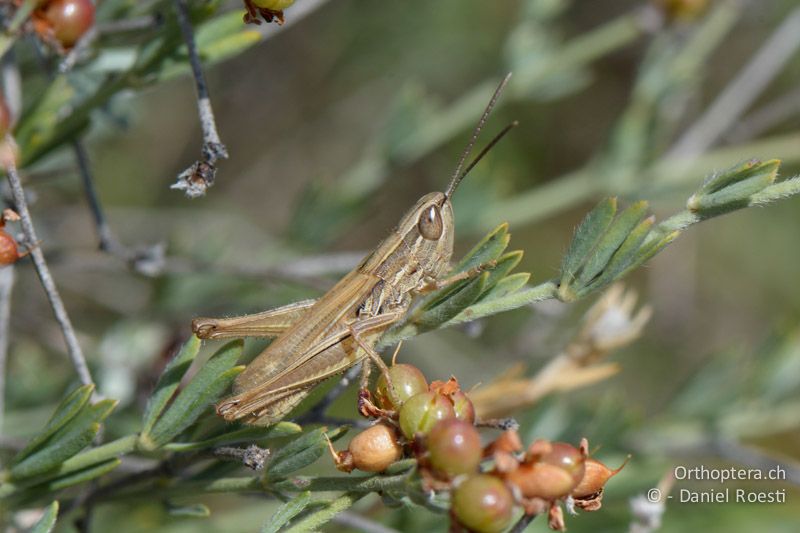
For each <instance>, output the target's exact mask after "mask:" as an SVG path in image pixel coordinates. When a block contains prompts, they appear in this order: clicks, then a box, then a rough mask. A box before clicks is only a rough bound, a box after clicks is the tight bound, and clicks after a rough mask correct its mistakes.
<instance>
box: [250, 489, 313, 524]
mask: <svg viewBox="0 0 800 533" xmlns="http://www.w3.org/2000/svg"><path fill="white" fill-rule="evenodd" d="M309 503H311V492H309V491H306V492H301V493H300V494H298V495H297V496H295V497H294V498H292V499H291V500H289V501H288V502H286V503H284V504H283V505H281V506H280V507H279V508H278V510H277V511H275V513H273V515H272V516H270V517H269V518H268V519H267V521H266V522H264V525H263V526H262V527H261V533H278V532H279V531H280V530H281V529H282V528H283V527H285V526H286V525H288V524H289V522H291V521H292V518H294V517H295V516H297V515H298V514H300V513H302V512H303V510H305V508H306V507H308V504H309Z"/></svg>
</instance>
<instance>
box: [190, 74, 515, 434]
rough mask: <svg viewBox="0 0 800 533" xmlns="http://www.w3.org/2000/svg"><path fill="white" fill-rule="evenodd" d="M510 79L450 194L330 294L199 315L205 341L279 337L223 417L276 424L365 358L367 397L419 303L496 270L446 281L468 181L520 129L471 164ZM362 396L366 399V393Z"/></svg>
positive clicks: (423, 205)
mask: <svg viewBox="0 0 800 533" xmlns="http://www.w3.org/2000/svg"><path fill="white" fill-rule="evenodd" d="M510 76H511V75H510V74H509V75H508V76H506V78H505V79H504V80H503V81H502V83H501V84H500V85H499V86H498V87H497V89H496V90H495V92H494V95H493V96H492V99H491V100H490V102H489V104H488V105H487V106H486V109H485V110H484V112H483V115H482V116H481V119H480V121H479V122H478V125H477V127H476V128H475V130H474V131H473V134H472V137H471V138H470V140H469V142H468V143H467V146H466V148H465V149H464V152H463V154H462V156H461V159H460V161H459V163H458V165H457V167H456V169H455V172H454V173H453V175H452V178H451V180H450V184H449V186H448V187H447V190H446V191H445V192H443V193H442V192H432V193H428V194H426V195H425V196H423V197H422V198H420V199H419V200H418V201H417V203H416V204H414V207H412V208H411V209H410V210H409V211H408V212H407V213H406V214H405V216H403V218H402V219H401V220H400V223H399V224H398V225H397V227H396V228H395V229H394V231H392V233H391V234H390V235H389V237H388V238H386V239H385V240H384V241H383V242H381V243H380V244H379V245H378V247H377V248H376V249H375V250H374V251H373V252H372V253H370V254H369V255H367V256H366V257H365V258H364V259H363V260H362V261H361V263H360V264H359V265H358V266H357V267H356V268H355V269H354V270H353V271H351V272H350V273H349V274H347V275H345V276H344V277H343V278H342V279H341V280H340V281H339V282H338V283H336V285H334V286H333V288H331V289H330V290H329V291H328V292H327V293H326V294H325V295H323V296H322V297H321V298H319V299H317V300H304V301H300V302H296V303H292V304H289V305H286V306H283V307H279V308H277V309H272V310H269V311H265V312H262V313H256V314H252V315H245V316H240V317H233V318H221V319H214V318H197V319H195V320H194V321H193V322H192V330H193V331H194V333H195V334H196V335H197V336H198V337H200V338H201V339H222V338H232V337H274V338H275V340H274V341H273V342H272V344H270V345H269V346H268V347H267V348H266V349H264V351H263V352H261V353H260V354H259V355H258V356H257V357H256V358H255V359H254V360H253V361H252V362H251V363H250V364H249V365H248V366H247V368H246V369H245V370H244V371H243V372H242V373H241V374H240V375H239V376H238V377H237V378H236V381H235V382H234V385H233V396H231V397H229V398H226V399H224V400H222V401H221V402H220V403H219V404H218V405H217V414H218V415H220V416H222V417H223V418H224V419H225V420H228V421H232V420H242V421H243V422H245V423H248V424H254V425H264V426H267V425H271V424H274V423H276V422H277V421H279V420H280V419H281V418H283V417H284V416H285V415H286V414H288V413H289V411H291V410H292V409H293V408H294V407H295V406H297V404H299V403H300V402H301V401H302V400H303V399H304V398H305V397H306V396H307V395H308V393H309V392H310V391H311V389H312V388H313V387H314V386H316V385H318V384H319V383H321V382H322V381H324V380H326V379H327V378H329V377H331V376H334V375H337V374H340V373H342V372H344V371H345V370H347V369H348V368H350V367H351V366H353V365H355V364H356V363H358V362H361V361H363V370H362V381H361V389H362V395H363V394H367V399H368V392H367V391H366V386H367V383H368V381H367V380H368V377H369V367H370V362H373V363H375V364H376V365H377V366H378V368H379V369H380V370H381V372H382V373H383V374H384V376H385V377H386V378H387V385H388V387H387V388H388V390H389V391H390V393H392V392H393V390H394V389H393V387H392V386H391V380H390V379H389V376H388V374H387V372H388V368H387V367H386V364H385V363H384V362H383V360H382V359H381V357H380V355H379V354H378V353H377V352H376V351H375V348H374V346H375V344H376V343H377V341H378V340H379V339H380V337H381V335H382V334H383V333H384V332H385V331H386V330H387V329H388V328H389V327H390V326H392V324H394V323H395V322H397V321H398V320H400V319H401V318H402V317H403V316H404V315H405V314H406V311H407V310H408V309H409V307H410V305H411V303H412V300H413V297H414V296H415V295H418V294H424V293H427V292H430V291H434V290H437V289H440V288H443V287H446V286H448V285H450V284H451V283H454V282H456V281H459V280H463V279H468V278H470V277H472V276H475V275H477V274H479V273H480V272H481V271H483V270H484V269H486V268H491V266H492V265H480V266H478V267H475V268H473V269H470V270H468V271H465V272H460V273H457V274H454V275H446V273H447V271H448V270H449V268H450V267H449V265H450V258H451V256H452V255H453V231H454V227H453V206H452V204H451V203H450V199H451V197H452V195H453V193H454V192H455V190H456V187H458V185H459V183H460V182H461V180H463V179H464V177H465V176H466V175H467V173H468V172H469V171H470V170H471V169H472V167H474V166H475V164H476V163H477V162H478V161H479V160H480V159H481V158H482V157H483V156H484V155H485V154H486V153H487V152H488V151H489V149H491V147H492V146H494V144H495V143H497V141H499V140H500V139H501V138H502V137H503V135H505V134H506V133H507V132H508V131H509V130H510V129H511V128H512V127H513V126H515V125H516V123H513V124H511V125H509V126H507V127H506V128H504V129H503V130H502V131H501V132H500V133H499V134H498V135H496V136H495V137H494V139H493V140H492V141H491V142H490V143H489V144H488V145H487V146H486V147H485V148H484V149H483V150H482V151H481V153H480V154H479V155H478V156H476V157H475V159H474V160H473V161H472V162H471V163H470V164H469V165H467V166H466V168H464V163H465V162H466V159H467V157H468V156H469V154H470V153H471V151H472V149H473V147H474V145H475V142H476V140H477V137H478V135H479V133H480V131H481V129H482V128H483V125H484V124H485V122H486V120H487V118H488V116H489V114H490V113H491V110H492V108H493V107H494V105H495V103H496V101H497V98H498V97H499V96H500V93H501V92H502V90H503V88H504V87H505V85H506V84H507V83H508V80H509V78H510ZM362 397H363V396H362Z"/></svg>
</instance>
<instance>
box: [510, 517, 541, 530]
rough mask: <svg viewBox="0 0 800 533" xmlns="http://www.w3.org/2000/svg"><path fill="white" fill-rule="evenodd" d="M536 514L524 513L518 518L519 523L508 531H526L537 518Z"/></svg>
mask: <svg viewBox="0 0 800 533" xmlns="http://www.w3.org/2000/svg"><path fill="white" fill-rule="evenodd" d="M536 516H537V515H535V514H524V515H522V516H521V517H520V519H519V520H517V523H516V524H514V526H513V527H512V528H511V529H510V530H509V531H508V533H522V532H523V531H525V528H527V527H528V526H529V525H530V524H531V522H533V520H534V519H535V518H536Z"/></svg>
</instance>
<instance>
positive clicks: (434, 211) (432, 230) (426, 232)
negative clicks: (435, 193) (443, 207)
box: [417, 204, 444, 241]
mask: <svg viewBox="0 0 800 533" xmlns="http://www.w3.org/2000/svg"><path fill="white" fill-rule="evenodd" d="M417 227H418V228H419V233H420V235H422V237H423V238H424V239H427V240H429V241H436V240H438V239H439V237H441V236H442V231H443V230H444V224H442V214H441V213H439V206H437V205H436V204H432V205H431V206H429V207H427V208H425V210H423V211H422V213H421V214H420V215H419V222H417Z"/></svg>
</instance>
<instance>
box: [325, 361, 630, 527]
mask: <svg viewBox="0 0 800 533" xmlns="http://www.w3.org/2000/svg"><path fill="white" fill-rule="evenodd" d="M389 383H391V385H389ZM371 396H372V395H371V394H370V393H369V392H368V391H362V396H361V398H360V402H359V410H360V411H361V412H362V414H365V415H366V416H369V417H372V418H375V419H376V422H377V423H376V424H375V425H374V426H372V427H370V428H368V429H365V430H364V431H362V432H361V433H359V434H358V435H356V436H355V437H354V438H353V439H352V441H351V442H350V445H349V446H348V449H347V450H345V451H342V452H337V451H336V450H335V449H334V448H333V446H332V445H331V447H330V449H331V453H332V455H333V458H334V461H335V463H336V466H337V468H339V469H340V470H343V471H346V472H350V471H352V470H353V469H356V468H357V469H359V470H363V471H366V472H382V471H384V470H386V468H388V467H389V465H391V464H392V463H394V462H395V461H397V460H399V459H401V458H402V457H403V456H404V455H408V456H414V457H415V458H416V459H417V467H418V468H417V470H418V474H419V480H420V481H421V483H422V487H423V488H424V490H425V491H426V492H430V491H440V490H441V491H449V492H450V493H451V517H452V520H453V522H454V524H455V525H457V526H460V527H463V528H466V529H468V530H469V531H475V532H480V533H483V532H485V533H499V532H501V531H503V530H505V529H506V528H507V527H508V526H509V525H510V524H511V521H512V518H513V515H514V510H515V508H518V507H521V508H522V510H523V511H524V512H525V513H526V514H529V515H532V514H540V513H544V512H547V513H548V516H549V525H550V527H551V528H552V529H555V530H564V528H565V525H564V517H563V511H562V509H561V506H560V503H561V502H566V503H567V505H568V506H570V507H571V508H572V507H574V508H578V509H582V510H585V511H595V510H597V509H599V508H600V506H601V499H602V493H603V487H604V486H605V484H606V482H607V481H608V480H609V479H610V478H611V477H612V476H614V475H615V474H616V473H617V472H619V470H620V469H621V468H622V467H620V468H618V469H616V470H611V469H609V468H608V467H606V466H605V465H604V464H603V463H601V462H599V461H597V460H595V459H592V458H590V457H589V456H588V442H587V441H586V439H584V440H583V441H582V442H581V445H580V447H579V448H576V447H575V446H572V445H570V444H567V443H564V442H550V441H546V440H537V441H535V442H534V443H533V444H531V445H530V446H529V447H528V448H527V449H524V448H523V445H522V442H521V440H520V438H519V435H518V434H517V433H516V431H514V430H509V431H505V432H504V433H502V434H501V435H500V436H498V437H497V438H496V439H495V440H494V441H493V442H491V443H489V445H487V446H485V447H484V446H483V445H482V443H481V437H480V434H479V433H478V430H477V428H476V427H475V409H474V407H473V405H472V402H471V401H470V399H469V397H468V396H467V395H466V394H465V393H464V392H463V391H462V390H461V388H460V387H459V385H458V381H456V379H455V378H450V380H448V381H446V382H442V381H434V382H433V383H431V384H430V385H428V382H427V380H426V379H425V376H424V375H423V374H422V372H420V371H419V369H417V368H416V367H414V366H412V365H407V364H395V365H393V366H391V367H390V368H389V370H388V380H387V379H386V377H385V376H381V377H380V378H379V379H378V382H377V384H376V389H375V394H374V396H375V400H376V404H373V403H372V401H371ZM485 460H486V463H487V464H488V465H490V467H489V468H487V467H486V466H487V465H486V464H484V465H483V468H482V463H483V462H484V461H485ZM489 460H490V461H489ZM623 466H624V465H623ZM456 529H457V528H456Z"/></svg>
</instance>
